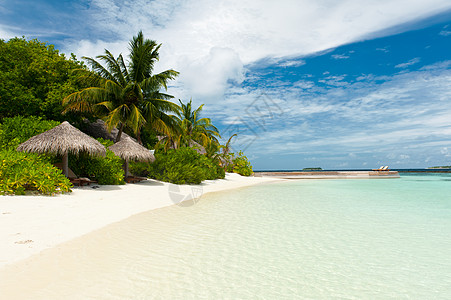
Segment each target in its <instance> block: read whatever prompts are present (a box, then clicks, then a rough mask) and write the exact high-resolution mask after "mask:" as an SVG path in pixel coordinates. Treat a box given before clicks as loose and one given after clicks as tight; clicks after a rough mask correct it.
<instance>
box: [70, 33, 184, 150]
mask: <svg viewBox="0 0 451 300" xmlns="http://www.w3.org/2000/svg"><path fill="white" fill-rule="evenodd" d="M160 47H161V44H157V43H156V42H155V41H152V40H149V39H144V36H143V34H142V32H141V31H140V32H139V33H138V35H137V36H135V37H133V39H132V40H131V41H130V43H129V50H130V54H129V60H128V62H127V63H126V62H125V60H124V58H123V56H122V54H120V55H119V56H118V57H117V58H114V56H113V54H112V53H111V52H109V51H108V50H105V54H104V55H99V56H97V57H96V58H97V59H98V60H95V59H93V58H89V57H83V58H84V59H86V60H87V62H88V64H89V66H90V67H91V68H92V70H93V72H90V71H88V70H86V69H83V68H82V69H78V70H76V71H75V73H76V75H77V78H78V79H79V80H80V81H81V82H83V83H84V84H86V85H87V86H89V87H88V88H85V89H83V90H81V91H78V92H75V93H72V94H70V95H69V96H67V97H66V98H65V99H64V104H65V105H66V109H65V112H68V111H80V112H91V113H94V114H96V115H98V116H100V117H103V118H104V119H105V122H106V124H107V126H108V128H109V129H110V130H111V129H112V128H114V127H119V132H118V135H117V138H116V141H119V140H120V138H121V134H122V132H123V130H124V128H126V127H128V128H129V129H131V130H132V131H133V132H134V133H135V134H136V135H137V136H138V138H139V137H140V132H141V130H142V128H143V127H144V126H145V125H146V126H148V127H150V128H154V129H155V130H157V131H159V132H163V133H166V132H167V133H169V131H170V130H171V128H172V126H173V124H174V122H173V120H172V118H171V117H169V116H168V115H167V114H166V113H167V112H171V111H175V110H176V109H177V105H176V104H174V103H172V102H170V101H168V99H170V98H172V96H170V95H168V94H165V93H161V92H160V90H161V89H163V88H164V89H165V90H166V89H167V83H168V81H169V80H173V79H175V77H176V76H177V75H178V74H179V73H178V72H176V71H174V70H172V69H171V70H166V71H163V72H161V73H158V74H154V75H153V74H152V72H153V69H154V65H155V62H156V61H158V60H159V53H158V51H159V49H160ZM102 63H104V64H105V66H104V65H102Z"/></svg>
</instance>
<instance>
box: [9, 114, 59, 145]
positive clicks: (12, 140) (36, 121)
mask: <svg viewBox="0 0 451 300" xmlns="http://www.w3.org/2000/svg"><path fill="white" fill-rule="evenodd" d="M59 124H60V122H58V121H52V120H42V118H41V117H34V116H31V117H22V116H16V117H14V118H4V119H3V122H2V124H0V148H1V149H12V150H14V149H16V148H17V146H18V145H19V144H20V143H23V142H25V141H26V140H28V139H29V138H31V137H32V136H35V135H38V134H40V133H43V132H44V131H47V130H50V129H52V128H53V127H55V126H57V125H59Z"/></svg>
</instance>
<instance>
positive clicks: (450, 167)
mask: <svg viewBox="0 0 451 300" xmlns="http://www.w3.org/2000/svg"><path fill="white" fill-rule="evenodd" d="M426 169H451V166H436V167H428V168H426Z"/></svg>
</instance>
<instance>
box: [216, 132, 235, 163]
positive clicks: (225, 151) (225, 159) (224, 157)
mask: <svg viewBox="0 0 451 300" xmlns="http://www.w3.org/2000/svg"><path fill="white" fill-rule="evenodd" d="M236 136H237V134H236V133H234V134H232V135H231V136H230V137H229V139H228V140H227V142H226V143H225V145H223V146H221V148H222V153H221V154H220V160H221V163H222V165H223V166H224V169H225V170H227V168H228V166H229V165H230V164H231V163H232V157H231V156H230V150H231V147H230V143H231V141H232V139H233V138H234V137H236Z"/></svg>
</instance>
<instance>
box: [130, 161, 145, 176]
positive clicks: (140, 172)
mask: <svg viewBox="0 0 451 300" xmlns="http://www.w3.org/2000/svg"><path fill="white" fill-rule="evenodd" d="M149 164H150V163H148V162H140V161H131V162H130V163H129V165H128V167H129V170H130V173H131V174H133V175H135V176H141V177H149V167H150V166H149Z"/></svg>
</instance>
